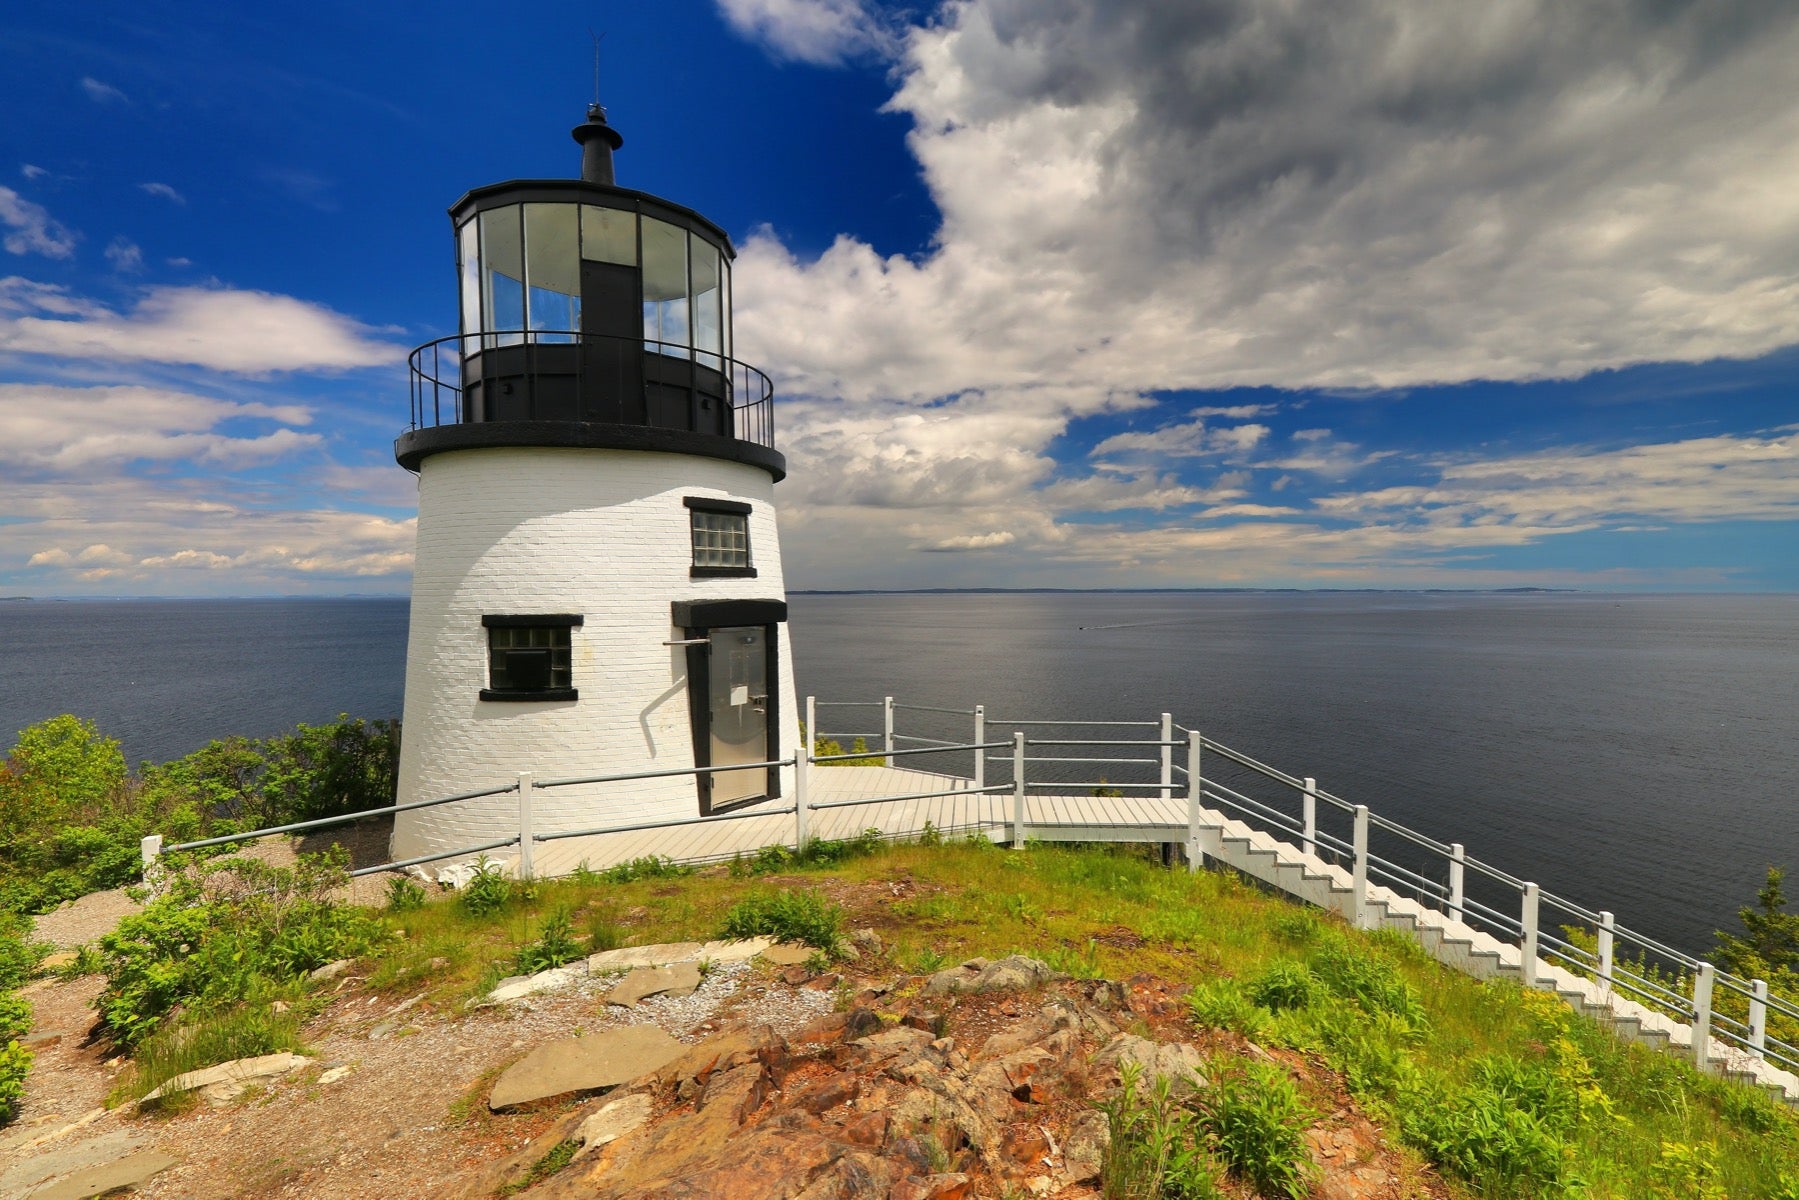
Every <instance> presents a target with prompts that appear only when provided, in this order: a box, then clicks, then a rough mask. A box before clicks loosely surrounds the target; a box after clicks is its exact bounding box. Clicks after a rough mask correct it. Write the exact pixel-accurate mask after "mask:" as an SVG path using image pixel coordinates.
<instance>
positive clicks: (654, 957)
mask: <svg viewBox="0 0 1799 1200" xmlns="http://www.w3.org/2000/svg"><path fill="white" fill-rule="evenodd" d="M704 948H705V946H704V944H703V943H700V942H670V943H666V944H663V945H658V946H620V947H619V948H618V949H617V950H602V951H600V953H598V954H590V955H588V956H587V969H588V970H589V971H591V972H593V973H594V974H595V975H599V974H601V973H603V972H606V971H629V970H631V969H632V968H633V967H666V966H668V964H670V963H678V962H693V961H695V960H697V959H698V958H699V956H700V951H701V950H703V949H704ZM714 961H717V960H714Z"/></svg>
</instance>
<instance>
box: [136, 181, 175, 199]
mask: <svg viewBox="0 0 1799 1200" xmlns="http://www.w3.org/2000/svg"><path fill="white" fill-rule="evenodd" d="M137 186H138V188H139V189H140V190H141V191H145V192H148V193H149V194H150V195H152V196H161V197H162V198H163V199H164V200H167V201H170V202H171V203H174V204H186V203H187V197H186V196H183V195H182V194H181V193H180V192H178V191H176V190H175V189H174V188H173V187H171V186H170V185H168V184H166V183H140V184H138V185H137Z"/></svg>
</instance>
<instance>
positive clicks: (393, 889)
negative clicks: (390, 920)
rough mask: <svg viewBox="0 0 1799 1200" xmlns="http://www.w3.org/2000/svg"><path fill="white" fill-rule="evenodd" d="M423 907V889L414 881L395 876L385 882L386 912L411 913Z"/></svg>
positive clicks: (421, 885)
mask: <svg viewBox="0 0 1799 1200" xmlns="http://www.w3.org/2000/svg"><path fill="white" fill-rule="evenodd" d="M423 907H425V888H424V885H423V884H421V883H419V881H418V880H416V879H409V878H407V877H406V876H404V875H395V876H394V877H393V878H392V879H390V880H388V881H387V911H388V912H391V913H403V912H412V911H413V910H414V909H419V908H423Z"/></svg>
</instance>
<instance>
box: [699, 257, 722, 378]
mask: <svg viewBox="0 0 1799 1200" xmlns="http://www.w3.org/2000/svg"><path fill="white" fill-rule="evenodd" d="M692 247H693V348H694V349H695V350H696V351H699V352H700V353H699V355H698V357H699V360H700V361H701V362H703V363H705V364H706V365H707V366H709V367H711V368H712V369H713V370H715V371H716V370H717V369H718V368H719V365H720V364H719V359H718V356H719V354H720V353H721V352H722V351H723V350H724V336H723V334H722V332H721V331H720V329H719V255H718V251H717V250H716V249H714V248H713V246H712V244H711V243H710V242H705V241H701V240H700V239H699V238H697V237H696V238H694V239H693V241H692Z"/></svg>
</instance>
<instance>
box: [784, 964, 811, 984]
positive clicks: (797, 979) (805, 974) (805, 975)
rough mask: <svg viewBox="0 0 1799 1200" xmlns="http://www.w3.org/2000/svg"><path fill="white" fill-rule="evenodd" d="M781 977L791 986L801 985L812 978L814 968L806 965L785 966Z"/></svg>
mask: <svg viewBox="0 0 1799 1200" xmlns="http://www.w3.org/2000/svg"><path fill="white" fill-rule="evenodd" d="M781 979H782V981H783V982H785V983H786V984H787V985H788V986H789V987H799V986H800V985H801V984H802V983H806V982H808V981H809V980H811V979H812V968H811V967H808V966H804V965H795V966H791V967H786V968H783V969H782V971H781Z"/></svg>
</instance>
